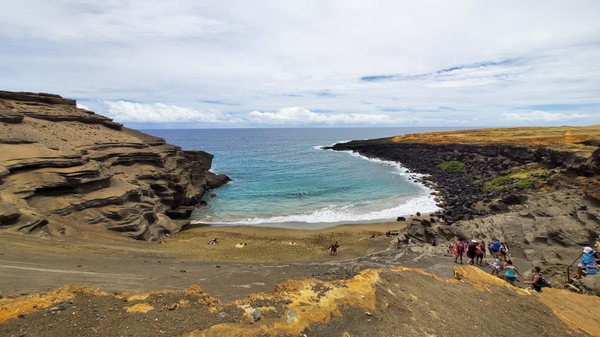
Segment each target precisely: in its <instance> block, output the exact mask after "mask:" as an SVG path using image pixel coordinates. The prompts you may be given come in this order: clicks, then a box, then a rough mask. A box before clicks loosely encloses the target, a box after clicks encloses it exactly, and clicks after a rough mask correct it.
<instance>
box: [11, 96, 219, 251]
mask: <svg viewBox="0 0 600 337" xmlns="http://www.w3.org/2000/svg"><path fill="white" fill-rule="evenodd" d="M212 158H213V156H212V155H211V154H209V153H206V152H203V151H183V150H182V149H181V148H179V147H177V146H173V145H170V144H166V143H165V141H164V140H163V139H161V138H157V137H153V136H150V135H147V134H144V133H142V132H139V131H136V130H132V129H128V128H125V127H123V126H122V125H121V124H119V123H115V122H113V121H112V120H111V119H109V118H107V117H104V116H101V115H98V114H95V113H93V112H91V111H87V110H83V109H79V108H77V106H76V102H75V101H74V100H71V99H66V98H62V97H60V96H58V95H51V94H37V93H23V92H19V93H16V92H6V91H0V228H1V229H2V230H18V231H22V232H26V233H39V234H41V235H50V236H52V235H85V234H92V233H94V234H99V235H103V234H104V233H105V232H106V230H107V229H108V230H110V231H114V232H120V233H123V234H125V235H128V236H131V237H133V238H136V239H144V240H154V239H158V238H160V237H161V236H162V235H165V234H167V233H173V232H177V231H179V230H180V229H181V228H183V227H184V226H186V225H187V224H188V221H187V220H186V219H187V218H188V217H189V216H190V214H191V212H192V210H193V208H194V206H196V205H197V204H198V203H199V202H200V199H201V197H202V195H203V194H204V193H205V191H206V190H207V189H209V188H213V187H217V186H220V185H222V184H224V183H226V182H227V181H229V178H227V177H226V176H221V175H215V174H212V173H210V172H209V169H210V167H211V162H212Z"/></svg>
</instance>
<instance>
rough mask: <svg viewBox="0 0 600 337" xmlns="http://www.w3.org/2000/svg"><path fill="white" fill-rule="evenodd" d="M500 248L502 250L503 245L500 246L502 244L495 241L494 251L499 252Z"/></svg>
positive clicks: (493, 244)
mask: <svg viewBox="0 0 600 337" xmlns="http://www.w3.org/2000/svg"><path fill="white" fill-rule="evenodd" d="M500 248H502V244H500V242H498V241H494V242H493V243H492V249H493V250H495V251H499V250H500Z"/></svg>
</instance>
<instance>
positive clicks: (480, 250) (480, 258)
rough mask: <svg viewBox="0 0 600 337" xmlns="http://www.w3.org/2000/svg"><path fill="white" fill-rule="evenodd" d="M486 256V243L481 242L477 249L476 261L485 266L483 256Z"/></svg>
mask: <svg viewBox="0 0 600 337" xmlns="http://www.w3.org/2000/svg"><path fill="white" fill-rule="evenodd" d="M484 257H485V244H484V243H483V242H480V243H479V244H478V245H477V247H476V250H475V263H477V264H478V265H480V266H483V258H484Z"/></svg>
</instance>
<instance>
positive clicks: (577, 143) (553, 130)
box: [390, 125, 600, 157]
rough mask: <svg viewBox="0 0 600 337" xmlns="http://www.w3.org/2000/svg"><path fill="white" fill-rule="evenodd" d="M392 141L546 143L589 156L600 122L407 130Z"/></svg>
mask: <svg viewBox="0 0 600 337" xmlns="http://www.w3.org/2000/svg"><path fill="white" fill-rule="evenodd" d="M390 140H391V141H392V142H395V143H400V142H409V143H410V142H419V143H437V144H476V145H477V144H513V145H526V146H534V147H538V146H544V147H549V148H554V149H557V150H561V151H570V152H575V153H576V154H578V155H580V156H583V157H588V156H589V155H590V154H591V153H592V152H593V151H594V150H595V149H596V148H597V146H593V145H586V144H585V143H586V142H600V125H590V126H559V127H524V128H490V129H474V130H458V131H442V132H426V133H418V134H408V135H402V136H396V137H392V138H390Z"/></svg>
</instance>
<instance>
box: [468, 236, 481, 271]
mask: <svg viewBox="0 0 600 337" xmlns="http://www.w3.org/2000/svg"><path fill="white" fill-rule="evenodd" d="M478 245H479V244H478V243H477V240H471V243H469V246H467V257H468V258H469V260H468V262H467V263H468V264H470V265H472V264H474V263H475V256H476V255H477V246H478Z"/></svg>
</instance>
